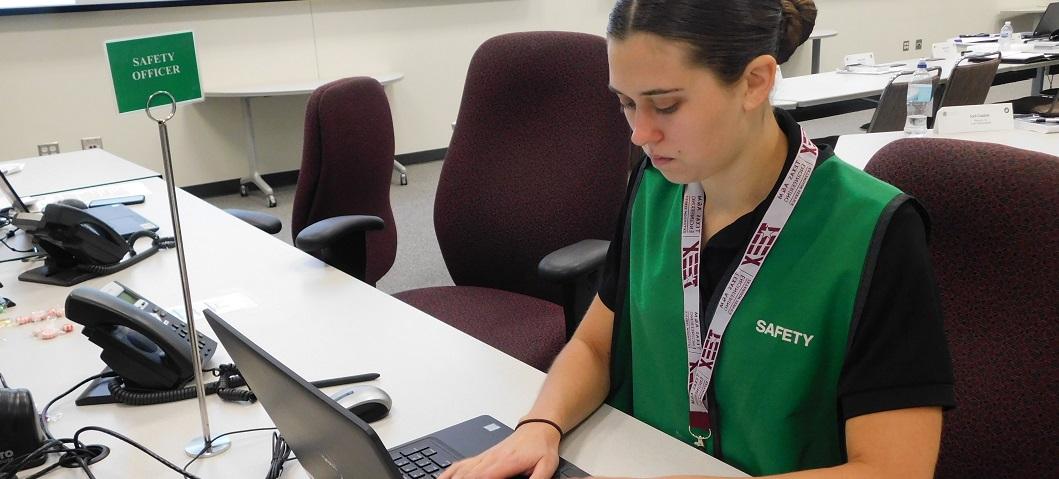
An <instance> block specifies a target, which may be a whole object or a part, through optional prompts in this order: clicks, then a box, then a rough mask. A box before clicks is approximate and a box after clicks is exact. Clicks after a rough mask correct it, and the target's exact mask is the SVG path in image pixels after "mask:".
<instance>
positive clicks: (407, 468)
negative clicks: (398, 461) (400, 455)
mask: <svg viewBox="0 0 1059 479" xmlns="http://www.w3.org/2000/svg"><path fill="white" fill-rule="evenodd" d="M417 469H419V467H418V466H416V465H415V464H405V465H404V466H401V472H412V471H415V470H417Z"/></svg>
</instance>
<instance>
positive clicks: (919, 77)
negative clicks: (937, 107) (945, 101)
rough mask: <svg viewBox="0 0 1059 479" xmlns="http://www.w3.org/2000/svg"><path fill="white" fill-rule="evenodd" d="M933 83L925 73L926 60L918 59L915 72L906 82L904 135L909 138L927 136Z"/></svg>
mask: <svg viewBox="0 0 1059 479" xmlns="http://www.w3.org/2000/svg"><path fill="white" fill-rule="evenodd" d="M933 89H934V82H933V79H932V78H931V75H930V72H928V71H927V61H926V59H920V60H919V64H917V65H916V72H915V73H913V74H912V79H911V80H908V116H907V117H906V119H905V133H908V135H909V136H924V135H926V134H927V117H929V116H930V115H931V113H932V111H933V109H934V95H933V93H934V92H933Z"/></svg>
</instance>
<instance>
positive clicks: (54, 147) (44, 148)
mask: <svg viewBox="0 0 1059 479" xmlns="http://www.w3.org/2000/svg"><path fill="white" fill-rule="evenodd" d="M58 153H59V142H57V141H53V142H51V143H41V144H39V145H37V156H44V155H55V154H58Z"/></svg>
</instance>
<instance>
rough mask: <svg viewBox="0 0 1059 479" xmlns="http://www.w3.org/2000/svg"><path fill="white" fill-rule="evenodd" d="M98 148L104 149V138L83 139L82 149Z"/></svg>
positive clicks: (91, 137)
mask: <svg viewBox="0 0 1059 479" xmlns="http://www.w3.org/2000/svg"><path fill="white" fill-rule="evenodd" d="M96 148H100V149H102V148H103V138H101V137H98V136H90V137H87V138H81V149H82V150H92V149H96Z"/></svg>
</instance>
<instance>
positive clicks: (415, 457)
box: [408, 453, 423, 462]
mask: <svg viewBox="0 0 1059 479" xmlns="http://www.w3.org/2000/svg"><path fill="white" fill-rule="evenodd" d="M420 459H423V455H422V454H419V453H415V454H412V455H411V456H408V460H409V461H412V462H416V461H419V460H420Z"/></svg>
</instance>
